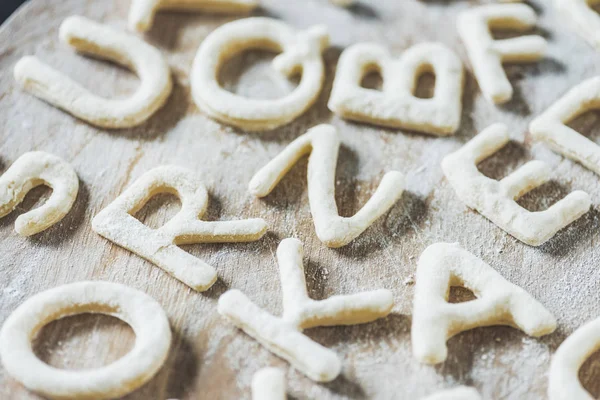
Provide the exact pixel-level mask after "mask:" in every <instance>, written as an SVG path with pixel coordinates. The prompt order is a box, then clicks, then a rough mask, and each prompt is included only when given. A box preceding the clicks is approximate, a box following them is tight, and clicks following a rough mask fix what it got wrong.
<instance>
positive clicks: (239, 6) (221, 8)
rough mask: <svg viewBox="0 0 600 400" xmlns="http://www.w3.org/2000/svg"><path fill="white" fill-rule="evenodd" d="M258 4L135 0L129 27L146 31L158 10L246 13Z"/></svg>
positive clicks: (235, 0)
mask: <svg viewBox="0 0 600 400" xmlns="http://www.w3.org/2000/svg"><path fill="white" fill-rule="evenodd" d="M257 6H258V0H133V1H132V2H131V8H130V9H129V29H131V30H134V31H138V32H146V31H147V30H148V29H150V27H151V26H152V23H153V22H154V16H155V15H156V13H157V12H158V10H165V9H166V10H176V11H200V10H205V11H208V12H212V13H215V12H218V13H236V12H242V13H245V12H249V11H251V10H253V9H254V8H256V7H257Z"/></svg>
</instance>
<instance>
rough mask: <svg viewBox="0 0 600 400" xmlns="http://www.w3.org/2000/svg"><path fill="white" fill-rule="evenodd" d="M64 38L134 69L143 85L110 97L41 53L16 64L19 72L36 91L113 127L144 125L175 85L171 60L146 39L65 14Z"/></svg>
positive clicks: (80, 49) (79, 48)
mask: <svg viewBox="0 0 600 400" xmlns="http://www.w3.org/2000/svg"><path fill="white" fill-rule="evenodd" d="M60 39H61V40H62V41H63V42H64V43H67V44H68V45H70V46H72V47H74V48H75V50H77V51H78V52H80V53H83V54H89V55H90V56H92V57H96V58H101V59H107V60H110V61H113V62H115V63H117V64H120V65H122V66H124V67H126V68H130V69H132V70H133V71H135V72H136V73H137V74H138V76H139V78H140V81H141V82H140V87H139V89H138V90H137V91H136V92H135V94H133V95H132V96H131V97H129V98H127V99H112V100H109V99H104V98H102V97H99V96H96V95H95V94H92V93H91V92H90V91H89V90H87V89H85V88H84V87H83V86H81V85H80V84H78V83H76V82H75V81H73V80H72V79H71V78H69V77H68V76H67V75H65V74H63V73H61V72H58V71H57V70H55V69H54V68H51V67H49V66H48V65H46V64H44V63H42V62H41V61H39V60H38V59H37V58H36V57H33V56H27V57H23V58H22V59H20V60H19V62H18V63H17V64H16V65H15V69H14V75H15V79H16V80H17V82H18V83H19V84H20V85H21V86H22V87H23V89H25V90H26V91H28V92H30V93H31V94H33V95H34V96H36V97H39V98H40V99H42V100H44V101H46V102H48V103H50V104H52V105H54V106H56V107H58V108H61V109H63V110H65V111H66V112H68V113H70V114H72V115H74V116H76V117H77V118H80V119H82V120H84V121H86V122H89V123H90V124H92V125H96V126H99V127H102V128H109V129H113V128H114V129H117V128H130V127H133V126H136V125H140V124H142V123H143V122H144V121H146V120H147V119H148V118H150V117H151V116H152V114H154V113H155V112H156V111H157V110H158V109H159V108H161V107H162V106H163V105H164V104H165V102H166V101H167V99H168V97H169V95H170V93H171V89H172V85H173V84H172V81H171V71H170V69H169V65H168V64H167V62H166V60H165V59H164V58H163V56H162V54H161V53H160V51H159V50H158V49H156V48H155V47H153V46H151V45H149V44H148V43H146V42H144V41H143V40H142V39H140V38H137V37H135V36H133V35H131V34H128V33H125V32H120V31H118V30H115V29H113V28H110V27H108V26H106V25H102V24H99V23H97V22H94V21H92V20H89V19H87V18H84V17H79V16H74V17H69V18H67V19H65V21H64V22H63V23H62V25H61V26H60Z"/></svg>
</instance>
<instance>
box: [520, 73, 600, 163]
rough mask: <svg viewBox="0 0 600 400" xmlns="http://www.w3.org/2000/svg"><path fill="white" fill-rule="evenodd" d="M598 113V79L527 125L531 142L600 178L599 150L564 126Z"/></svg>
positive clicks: (588, 81)
mask: <svg viewBox="0 0 600 400" xmlns="http://www.w3.org/2000/svg"><path fill="white" fill-rule="evenodd" d="M598 109H600V77H594V78H591V79H588V80H585V81H583V82H581V83H580V84H579V85H577V86H575V87H574V88H573V89H571V90H569V91H568V92H567V93H566V94H565V95H564V96H563V97H562V98H560V99H559V100H558V101H557V102H556V103H554V104H553V105H552V106H551V107H550V108H548V109H547V110H546V111H544V112H543V113H542V115H540V116H539V117H537V118H536V119H535V120H533V122H531V124H530V125H529V130H530V131H531V134H532V136H533V138H534V139H536V140H540V141H542V142H544V143H545V144H547V145H548V146H549V147H550V148H552V149H553V150H554V151H556V152H558V153H561V154H562V155H564V156H565V157H569V158H571V159H573V160H575V161H577V162H579V163H581V164H583V165H584V166H585V167H587V168H589V169H590V170H592V171H594V172H595V173H597V174H598V175H600V146H598V145H597V144H596V143H595V142H593V141H591V140H590V139H588V138H586V137H585V136H583V135H581V134H579V133H578V132H577V131H575V130H574V129H572V128H570V127H568V126H567V125H566V124H568V123H569V122H571V121H572V120H574V119H575V118H577V117H578V116H580V115H582V114H584V113H586V112H588V111H591V110H598Z"/></svg>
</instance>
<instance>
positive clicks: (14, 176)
mask: <svg viewBox="0 0 600 400" xmlns="http://www.w3.org/2000/svg"><path fill="white" fill-rule="evenodd" d="M40 185H46V186H48V187H50V188H52V194H51V195H50V198H49V199H48V200H46V202H45V203H44V204H43V205H41V206H40V207H37V208H34V209H33V210H29V211H27V212H26V213H25V214H22V215H19V217H17V220H16V221H15V230H16V231H17V233H18V234H19V235H21V236H31V235H35V234H36V233H39V232H41V231H43V230H45V229H48V228H49V227H51V226H52V225H54V224H56V223H57V222H59V221H60V220H62V219H63V218H64V217H65V215H67V213H68V212H69V211H70V210H71V207H72V206H73V203H74V202H75V199H76V198H77V192H78V191H79V178H77V174H76V173H75V170H74V169H73V167H72V166H71V165H70V164H69V163H67V162H66V161H64V160H63V159H62V158H60V157H57V156H55V155H52V154H48V153H44V152H42V151H32V152H28V153H25V154H23V155H22V156H21V157H19V158H18V159H17V161H15V162H14V163H13V164H12V165H11V166H10V168H9V169H7V170H6V172H5V173H4V174H3V175H2V176H1V177H0V218H2V217H4V216H5V215H7V214H9V213H10V212H12V211H13V210H14V209H15V208H16V207H17V205H19V203H21V202H22V201H23V199H24V198H25V196H26V195H27V193H29V191H30V190H31V189H33V188H34V187H36V186H40Z"/></svg>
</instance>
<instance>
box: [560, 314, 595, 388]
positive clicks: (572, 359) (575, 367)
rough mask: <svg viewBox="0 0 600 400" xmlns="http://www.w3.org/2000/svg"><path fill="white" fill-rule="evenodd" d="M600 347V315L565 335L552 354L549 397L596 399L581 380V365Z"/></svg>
mask: <svg viewBox="0 0 600 400" xmlns="http://www.w3.org/2000/svg"><path fill="white" fill-rule="evenodd" d="M598 349H600V318H596V319H595V320H593V321H590V322H588V323H586V324H585V325H583V326H581V327H580V328H578V329H577V330H576V331H575V332H573V334H571V336H569V337H568V338H567V339H565V341H564V342H562V344H561V345H560V346H559V348H558V349H557V350H556V353H555V354H554V357H552V362H551V363H550V374H549V376H548V398H549V399H550V400H593V399H594V397H592V396H591V395H590V394H589V393H588V392H587V391H586V390H585V389H584V388H583V386H582V385H581V382H579V369H580V368H581V366H582V365H583V363H585V361H586V360H587V359H588V358H589V357H590V356H591V355H592V354H594V353H595V352H596V351H598Z"/></svg>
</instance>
